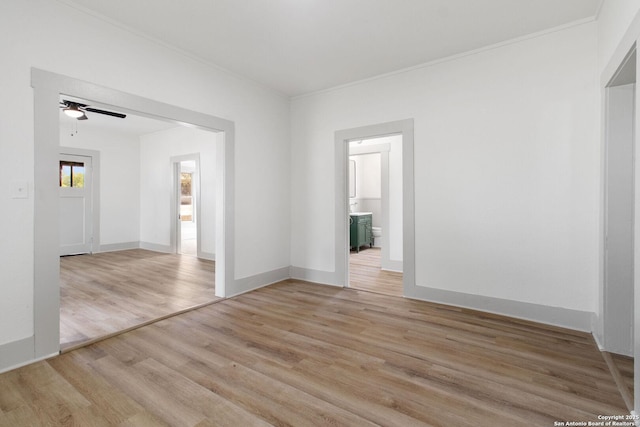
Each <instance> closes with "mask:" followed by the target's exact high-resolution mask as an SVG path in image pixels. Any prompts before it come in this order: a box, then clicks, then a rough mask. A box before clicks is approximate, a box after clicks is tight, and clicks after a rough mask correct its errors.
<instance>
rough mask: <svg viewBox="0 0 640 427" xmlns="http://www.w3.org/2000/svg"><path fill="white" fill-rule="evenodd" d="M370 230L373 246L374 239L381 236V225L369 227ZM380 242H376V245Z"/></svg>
mask: <svg viewBox="0 0 640 427" xmlns="http://www.w3.org/2000/svg"><path fill="white" fill-rule="evenodd" d="M371 232H372V233H373V246H376V240H378V239H380V238H381V237H382V227H371ZM379 245H380V242H378V246H379Z"/></svg>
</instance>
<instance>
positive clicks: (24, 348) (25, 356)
mask: <svg viewBox="0 0 640 427" xmlns="http://www.w3.org/2000/svg"><path fill="white" fill-rule="evenodd" d="M34 345H35V340H34V337H33V336H30V337H27V338H23V339H20V340H17V341H11V342H8V343H5V344H2V345H0V374H1V373H2V372H6V371H10V370H12V369H15V368H18V367H20V366H23V365H26V364H27V363H31V362H30V361H29V362H26V363H25V360H30V359H31V358H32V357H33V348H34Z"/></svg>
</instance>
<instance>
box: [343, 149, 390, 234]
mask: <svg viewBox="0 0 640 427" xmlns="http://www.w3.org/2000/svg"><path fill="white" fill-rule="evenodd" d="M349 159H350V160H353V161H355V162H356V163H355V164H356V197H354V198H351V199H349V204H352V203H356V204H355V205H354V206H353V209H352V210H353V211H355V212H371V213H372V221H373V226H374V227H382V169H381V163H380V162H381V156H380V153H374V154H360V155H355V156H349ZM378 243H380V242H378Z"/></svg>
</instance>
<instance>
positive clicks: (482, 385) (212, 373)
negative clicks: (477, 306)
mask: <svg viewBox="0 0 640 427" xmlns="http://www.w3.org/2000/svg"><path fill="white" fill-rule="evenodd" d="M625 413H627V410H626V408H625V404H624V402H623V400H622V398H621V396H620V394H619V393H618V391H617V389H616V385H615V383H614V380H613V378H612V376H611V374H610V373H609V371H608V369H607V365H606V363H605V361H604V359H603V357H602V355H601V354H600V352H599V351H598V349H597V347H596V345H595V343H594V341H593V339H592V337H591V336H590V335H589V334H586V333H580V332H575V331H569V330H564V329H560V328H554V327H548V326H543V325H539V324H535V323H531V322H526V321H520V320H514V319H508V318H504V317H500V316H496V315H489V314H482V313H478V312H473V311H470V310H464V309H457V308H452V307H446V306H440V305H436V304H430V303H425V302H421V301H414V300H409V299H404V298H398V297H389V296H384V295H380V294H375V293H371V292H364V291H356V290H350V289H341V288H335V287H331V286H322V285H313V284H307V283H301V282H295V281H288V282H282V283H279V284H276V285H271V286H269V287H266V288H263V289H260V290H257V291H253V292H250V293H247V294H243V295H240V296H238V297H235V298H232V299H228V300H223V301H220V302H218V303H216V304H213V305H209V306H207V307H204V308H200V309H197V310H194V311H190V312H188V313H184V314H181V315H178V316H175V317H171V318H168V319H166V320H163V321H160V322H157V323H154V324H152V325H149V326H145V327H142V328H140V329H136V330H134V331H131V332H128V333H126V334H123V335H119V336H117V337H114V338H109V339H107V340H105V341H101V342H99V343H95V344H92V345H90V346H87V347H84V348H81V349H78V350H74V351H71V352H69V353H66V354H63V355H61V356H58V357H55V358H53V359H50V360H48V361H44V362H39V363H35V364H33V365H30V366H26V367H23V368H20V369H17V370H14V371H10V372H8V373H5V374H2V375H0V425H2V426H22V425H28V426H39V425H82V426H84V425H90V426H103V425H105V426H106V425H121V426H132V425H153V426H158V425H176V426H178V425H179V426H225V425H229V426H261V425H280V426H285V425H291V426H311V425H327V426H336V425H346V426H365V425H386V426H421V425H432V426H455V427H458V426H463V427H464V426H474V427H477V426H527V427H531V426H553V425H554V422H555V421H579V420H584V421H596V420H597V416H598V415H614V414H625Z"/></svg>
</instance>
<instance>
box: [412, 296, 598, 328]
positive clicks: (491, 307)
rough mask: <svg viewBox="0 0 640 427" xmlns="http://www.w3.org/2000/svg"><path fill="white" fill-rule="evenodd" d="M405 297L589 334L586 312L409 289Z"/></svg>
mask: <svg viewBox="0 0 640 427" xmlns="http://www.w3.org/2000/svg"><path fill="white" fill-rule="evenodd" d="M405 296H406V297H408V298H414V299H418V300H424V301H429V302H436V303H440V304H446V305H453V306H456V307H463V308H469V309H472V310H478V311H484V312H488V313H494V314H499V315H502V316H508V317H515V318H518V319H524V320H531V321H533V322H538V323H544V324H546V325H552V326H559V327H562V328H568V329H573V330H577V331H582V332H591V318H592V316H593V313H591V312H588V311H580V310H572V309H569V308H562V307H552V306H548V305H542V304H533V303H528V302H521V301H514V300H508V299H501V298H494V297H487V296H482V295H475V294H466V293H462V292H454V291H448V290H444V289H436V288H427V287H423V286H413V287H411V288H410V289H409V292H408V293H407V295H405Z"/></svg>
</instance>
